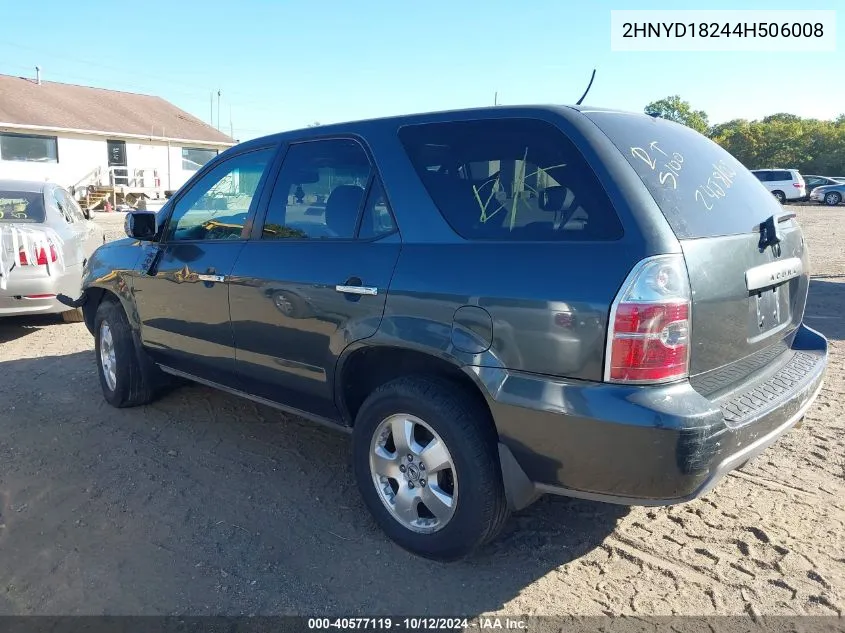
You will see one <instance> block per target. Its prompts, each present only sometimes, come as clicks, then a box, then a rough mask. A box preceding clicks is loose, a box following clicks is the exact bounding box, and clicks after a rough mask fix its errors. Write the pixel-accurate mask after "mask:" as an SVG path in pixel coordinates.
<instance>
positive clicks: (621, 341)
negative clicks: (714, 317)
mask: <svg viewBox="0 0 845 633" xmlns="http://www.w3.org/2000/svg"><path fill="white" fill-rule="evenodd" d="M607 338H608V340H607V359H606V367H605V372H604V377H605V380H607V381H609V382H622V383H635V384H645V383H659V382H668V381H671V380H678V379H681V378H686V377H687V376H688V375H689V352H690V350H689V345H690V288H689V279H688V277H687V271H686V266H685V265H684V260H683V257H682V256H681V255H660V256H657V257H649V258H648V259H644V260H643V261H641V262H640V263H639V264H637V266H636V267H635V268H634V270H633V271H632V272H631V274H630V275H628V278H627V279H626V280H625V283H624V285H623V286H622V289H621V290H620V291H619V294H618V295H617V297H616V301H614V304H613V308H612V309H611V311H610V322H609V323H608V337H607Z"/></svg>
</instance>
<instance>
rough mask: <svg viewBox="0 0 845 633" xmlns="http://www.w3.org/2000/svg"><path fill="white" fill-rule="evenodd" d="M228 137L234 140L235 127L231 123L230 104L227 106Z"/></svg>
mask: <svg viewBox="0 0 845 633" xmlns="http://www.w3.org/2000/svg"><path fill="white" fill-rule="evenodd" d="M229 136H231V137H232V138H235V126H234V124H233V123H232V104H231V103H230V104H229Z"/></svg>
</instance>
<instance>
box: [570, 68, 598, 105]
mask: <svg viewBox="0 0 845 633" xmlns="http://www.w3.org/2000/svg"><path fill="white" fill-rule="evenodd" d="M595 78H596V69H595V68H593V75H592V77H590V83H588V84H587V89H586V90H585V91H584V94H582V95H581V98H580V99H578V102H577V103H576V104H575V105H581V103H582V102H583V101H584V98H585V97H586V96H587V93H588V92H590V88H591V87H592V85H593V79H595Z"/></svg>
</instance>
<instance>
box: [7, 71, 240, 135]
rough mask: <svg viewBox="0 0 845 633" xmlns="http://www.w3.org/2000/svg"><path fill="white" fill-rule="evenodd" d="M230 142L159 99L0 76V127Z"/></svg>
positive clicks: (191, 116) (130, 93)
mask: <svg viewBox="0 0 845 633" xmlns="http://www.w3.org/2000/svg"><path fill="white" fill-rule="evenodd" d="M4 125H5V126H6V127H18V126H20V127H32V128H36V129H38V128H45V129H63V130H74V131H80V132H93V133H97V134H104V135H110V136H117V137H120V136H124V135H125V136H130V137H145V138H147V137H152V138H158V139H168V140H178V141H186V140H190V141H198V142H202V143H210V144H220V145H234V143H235V141H234V140H233V139H232V138H231V137H229V136H227V135H226V134H223V133H222V132H220V131H218V130H217V129H215V128H213V127H212V126H210V125H208V124H207V123H205V122H203V121H201V120H200V119H198V118H197V117H195V116H193V115H191V114H188V113H187V112H185V111H184V110H180V109H179V108H177V107H176V106H175V105H173V104H172V103H170V102H168V101H165V100H164V99H162V98H161V97H154V96H151V95H143V94H136V93H133V92H119V91H117V90H106V89H104V88H90V87H88V86H76V85H73V84H63V83H57V82H54V81H42V82H41V84H39V83H38V82H37V81H36V80H34V79H28V78H25V77H13V76H10V75H0V126H4Z"/></svg>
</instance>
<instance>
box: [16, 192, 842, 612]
mask: <svg viewBox="0 0 845 633" xmlns="http://www.w3.org/2000/svg"><path fill="white" fill-rule="evenodd" d="M795 209H796V210H797V212H798V214H799V218H800V221H801V223H802V224H803V226H804V228H805V231H806V235H807V241H808V244H809V247H810V250H811V258H812V273H813V281H812V286H811V290H810V299H809V304H808V307H807V313H806V320H807V323H808V324H809V325H811V326H812V327H815V328H817V329H818V330H820V331H821V332H823V333H824V334H825V335H827V337H828V338H829V339H830V344H831V347H832V356H831V366H830V369H829V372H828V377H827V380H826V383H825V386H824V389H823V390H822V392H821V395H820V396H819V398H818V400H817V403H816V404H815V406H814V407H813V408H812V409H811V410H810V412H809V414H808V415H807V417H806V418H805V423H804V426H803V427H802V428H800V429H797V430H795V431H793V432H791V433H790V434H789V435H787V436H786V437H784V438H782V439H781V440H780V441H779V442H778V443H777V444H776V445H775V446H773V447H772V448H770V449H769V450H768V451H767V452H766V453H764V454H763V455H762V456H761V457H760V458H758V459H757V460H756V461H755V462H754V463H752V464H751V465H749V466H748V467H747V468H746V470H744V471H742V472H737V473H735V474H733V475H731V476H729V477H728V478H726V479H725V480H724V481H723V483H722V484H721V485H719V486H718V487H717V488H716V489H715V490H714V491H713V492H712V493H711V494H709V495H708V496H707V497H705V498H704V499H701V500H698V501H695V502H691V503H688V504H686V505H682V506H676V507H672V508H663V509H646V508H622V507H616V506H610V505H603V504H599V503H591V502H585V501H573V500H567V499H556V498H547V499H543V500H541V501H540V502H538V503H537V504H536V505H534V506H532V507H530V508H529V509H527V510H526V511H523V512H520V513H518V514H517V515H515V516H514V517H513V518H512V519H511V520H510V522H509V523H508V525H507V528H506V531H505V533H504V535H503V536H502V537H501V538H500V539H499V540H498V541H496V542H495V543H494V544H492V545H490V546H488V547H487V548H486V549H485V550H483V551H482V552H481V553H480V554H479V555H478V556H477V557H475V558H474V559H472V560H470V561H467V562H461V563H456V564H451V565H444V564H436V563H432V562H428V561H425V560H420V559H417V558H414V557H412V556H411V555H409V554H407V553H405V552H404V551H402V550H400V549H399V548H398V547H396V546H394V545H392V544H391V543H390V542H389V541H388V540H387V539H386V537H385V536H383V534H382V533H381V532H380V531H379V530H378V529H377V528H376V527H375V525H374V523H373V522H372V521H371V520H370V518H369V516H368V514H367V512H366V510H365V508H364V507H363V504H362V503H361V501H360V500H359V497H358V493H357V490H356V488H355V485H354V483H353V481H352V473H351V469H350V465H349V449H348V445H347V439H346V437H345V436H342V435H337V434H335V433H333V432H331V431H328V430H323V429H321V428H317V427H315V426H312V425H309V424H308V423H307V422H304V421H300V420H298V419H295V418H291V417H289V416H286V415H284V414H281V413H279V412H277V411H274V410H270V409H267V408H263V407H261V406H256V405H254V404H252V403H250V402H247V401H244V400H239V399H237V398H235V397H230V396H228V395H224V394H221V393H217V392H214V391H212V390H210V389H206V388H203V387H185V388H182V389H180V390H178V391H175V392H173V393H172V394H170V395H168V396H167V397H165V398H164V399H163V400H161V401H158V402H156V403H155V404H152V405H150V406H147V407H143V408H138V409H129V410H115V409H112V408H110V407H109V406H107V405H106V404H105V402H104V401H103V399H102V397H101V394H100V387H99V384H98V382H97V377H96V373H95V366H94V356H93V353H92V349H93V341H92V338H91V336H90V335H89V334H88V332H87V330H86V329H85V326H84V325H82V324H62V323H58V322H56V320H55V319H46V318H39V319H34V318H28V319H13V320H5V321H2V322H0V377H2V379H1V380H0V613H2V614H93V615H97V614H150V615H152V614H196V615H202V614H228V615H238V614H267V615H270V614H307V615H322V614H335V615H343V616H346V615H356V614H358V615H376V614H385V615H389V614H393V615H396V614H424V613H428V614H442V615H454V614H458V613H460V614H466V615H476V614H490V613H498V614H509V615H531V614H578V615H602V614H639V615H649V614H654V615H672V614H696V615H714V614H783V615H787V614H788V615H792V614H819V615H832V614H840V615H842V614H843V611H845V421H843V420H845V402H844V401H843V394H845V372H843V369H845V317H843V315H845V246H843V245H845V222H843V220H845V206H842V207H839V208H835V209H826V208H822V207H815V206H813V207H809V206H801V207H795ZM101 217H103V216H101ZM102 221H103V222H104V223H105V224H106V225H107V226H108V229H109V232H110V234H111V235H113V236H117V235H119V234H120V224H119V222H120V221H121V218H120V216H119V215H117V214H115V215H114V216H108V217H105V218H104V219H102Z"/></svg>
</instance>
